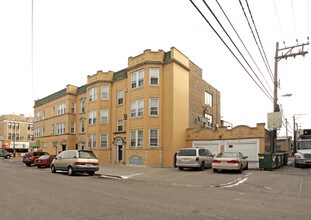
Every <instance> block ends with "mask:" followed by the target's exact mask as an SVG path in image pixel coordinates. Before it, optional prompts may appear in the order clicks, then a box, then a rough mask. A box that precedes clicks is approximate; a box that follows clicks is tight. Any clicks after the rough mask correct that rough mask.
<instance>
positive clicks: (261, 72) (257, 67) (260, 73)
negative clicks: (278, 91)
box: [216, 0, 272, 91]
mask: <svg viewBox="0 0 311 220" xmlns="http://www.w3.org/2000/svg"><path fill="white" fill-rule="evenodd" d="M216 2H217V4H218V6H219V8H220V9H221V11H222V13H223V14H224V16H225V17H226V19H227V21H228V22H229V24H230V26H231V27H232V29H233V30H234V32H235V34H236V35H237V36H238V38H239V40H240V42H241V43H242V45H243V47H244V49H245V50H246V51H247V53H248V55H249V56H250V58H251V59H252V61H253V63H254V64H255V66H256V67H257V70H258V71H259V72H260V74H261V76H262V78H263V79H264V80H265V82H266V84H267V85H268V87H269V88H270V90H271V91H272V88H271V87H270V85H269V83H268V82H267V80H266V78H265V77H264V75H263V73H262V72H261V70H260V69H259V67H258V65H257V63H256V62H255V60H254V58H253V56H252V55H251V54H250V52H249V50H248V49H247V47H246V45H245V44H244V42H243V40H242V39H241V37H240V35H239V34H238V32H237V31H236V29H235V27H234V26H233V24H232V23H231V21H230V19H229V18H228V16H227V14H226V13H225V11H224V10H223V8H222V7H221V5H220V4H219V2H218V0H216Z"/></svg>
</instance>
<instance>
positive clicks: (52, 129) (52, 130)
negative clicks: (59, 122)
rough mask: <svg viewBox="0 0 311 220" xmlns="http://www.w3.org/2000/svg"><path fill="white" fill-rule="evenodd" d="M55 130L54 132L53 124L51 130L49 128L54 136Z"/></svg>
mask: <svg viewBox="0 0 311 220" xmlns="http://www.w3.org/2000/svg"><path fill="white" fill-rule="evenodd" d="M54 132H55V130H54V124H52V128H51V133H52V134H54Z"/></svg>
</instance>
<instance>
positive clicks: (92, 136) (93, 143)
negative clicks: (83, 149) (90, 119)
mask: <svg viewBox="0 0 311 220" xmlns="http://www.w3.org/2000/svg"><path fill="white" fill-rule="evenodd" d="M87 147H88V148H89V149H90V150H92V149H94V148H96V134H89V136H88V142H87Z"/></svg>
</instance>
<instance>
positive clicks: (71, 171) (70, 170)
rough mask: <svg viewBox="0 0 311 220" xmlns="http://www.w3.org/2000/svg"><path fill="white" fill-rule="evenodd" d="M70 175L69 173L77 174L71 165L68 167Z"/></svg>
mask: <svg viewBox="0 0 311 220" xmlns="http://www.w3.org/2000/svg"><path fill="white" fill-rule="evenodd" d="M68 175H69V176H73V175H75V172H74V171H73V169H72V167H71V166H69V167H68Z"/></svg>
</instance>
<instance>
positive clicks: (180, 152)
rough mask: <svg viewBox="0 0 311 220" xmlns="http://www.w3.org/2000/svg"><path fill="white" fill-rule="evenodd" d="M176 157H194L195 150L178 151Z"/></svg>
mask: <svg viewBox="0 0 311 220" xmlns="http://www.w3.org/2000/svg"><path fill="white" fill-rule="evenodd" d="M178 156H196V150H195V149H191V150H180V151H179V153H178Z"/></svg>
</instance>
